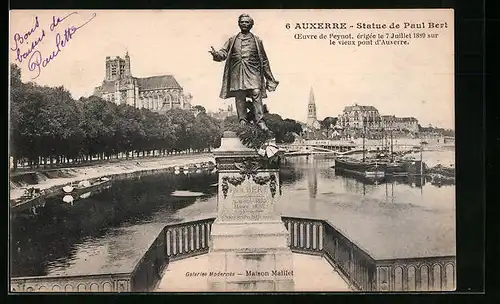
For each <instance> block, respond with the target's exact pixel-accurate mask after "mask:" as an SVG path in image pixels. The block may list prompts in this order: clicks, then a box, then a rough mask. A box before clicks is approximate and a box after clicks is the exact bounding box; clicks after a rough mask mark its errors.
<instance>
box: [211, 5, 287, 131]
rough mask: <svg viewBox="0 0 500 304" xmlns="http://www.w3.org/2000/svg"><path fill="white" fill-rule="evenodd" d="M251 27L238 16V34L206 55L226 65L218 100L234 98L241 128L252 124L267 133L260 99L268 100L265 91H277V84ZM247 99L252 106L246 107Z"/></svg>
mask: <svg viewBox="0 0 500 304" xmlns="http://www.w3.org/2000/svg"><path fill="white" fill-rule="evenodd" d="M253 24H254V21H253V19H252V18H251V17H250V16H249V15H247V14H243V15H240V16H239V17H238V25H239V27H240V30H241V31H240V32H239V33H238V34H236V35H235V36H233V37H231V38H229V40H228V41H227V42H226V43H225V44H224V46H223V47H222V48H221V49H220V50H218V51H216V50H215V49H214V48H213V47H212V49H211V50H210V51H209V52H210V54H212V56H213V60H214V61H217V62H221V61H224V60H225V61H226V65H225V67H224V75H223V78H222V88H221V91H220V95H219V96H220V98H222V99H227V98H231V97H234V98H235V101H236V111H237V113H238V119H239V121H240V124H246V123H249V122H253V123H255V124H257V125H258V126H260V127H261V128H262V129H263V130H268V128H267V126H266V124H265V122H264V120H263V117H264V111H263V110H264V109H263V108H264V106H263V103H262V99H263V98H266V97H267V94H266V90H268V91H270V92H272V91H274V90H276V87H277V86H278V83H279V82H278V81H277V80H276V79H275V78H274V76H273V74H272V73H271V67H270V66H269V61H268V59H267V55H266V51H265V50H264V45H263V44H262V40H260V38H259V37H257V36H256V35H254V34H253V33H251V32H250V30H251V29H252V27H253ZM247 97H248V98H251V103H247V101H246V99H247ZM249 105H251V106H250V107H249ZM247 109H249V110H250V113H247ZM248 114H250V115H248ZM249 117H251V119H249Z"/></svg>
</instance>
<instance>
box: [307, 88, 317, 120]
mask: <svg viewBox="0 0 500 304" xmlns="http://www.w3.org/2000/svg"><path fill="white" fill-rule="evenodd" d="M316 121H317V119H316V102H315V101H314V92H313V88H312V87H311V92H310V93H309V104H308V105H307V126H309V127H313V125H314V123H315V122H316Z"/></svg>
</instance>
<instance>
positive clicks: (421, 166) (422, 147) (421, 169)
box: [420, 143, 424, 176]
mask: <svg viewBox="0 0 500 304" xmlns="http://www.w3.org/2000/svg"><path fill="white" fill-rule="evenodd" d="M423 149H424V145H423V144H422V143H420V176H422V174H423V172H422V171H423V168H424V165H423V163H422V150H423Z"/></svg>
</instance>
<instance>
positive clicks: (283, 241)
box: [208, 132, 294, 291]
mask: <svg viewBox="0 0 500 304" xmlns="http://www.w3.org/2000/svg"><path fill="white" fill-rule="evenodd" d="M214 156H215V160H216V164H217V169H218V172H219V189H218V190H219V192H218V203H217V208H218V210H217V211H218V214H217V219H216V220H215V222H214V224H213V225H212V229H211V234H210V246H209V248H210V249H209V273H208V275H209V276H208V284H209V289H210V291H293V289H294V284H293V256H292V252H291V250H290V247H289V239H288V232H287V230H286V228H285V226H284V224H283V222H282V221H281V212H280V209H279V203H278V202H279V196H280V193H279V192H280V189H279V183H280V180H279V163H273V162H270V161H269V160H268V159H267V158H264V157H262V156H260V155H258V154H257V152H256V151H255V150H253V149H249V148H246V147H245V146H243V145H242V144H241V142H240V140H239V139H238V138H237V137H236V135H235V134H234V133H233V132H226V133H224V137H223V138H222V145H221V147H220V148H219V149H217V150H215V151H214Z"/></svg>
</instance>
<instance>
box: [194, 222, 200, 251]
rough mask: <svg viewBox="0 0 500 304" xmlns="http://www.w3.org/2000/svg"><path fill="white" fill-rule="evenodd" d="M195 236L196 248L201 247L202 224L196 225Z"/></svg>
mask: <svg viewBox="0 0 500 304" xmlns="http://www.w3.org/2000/svg"><path fill="white" fill-rule="evenodd" d="M195 238H196V242H195V243H196V250H199V249H200V225H196V228H195Z"/></svg>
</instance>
